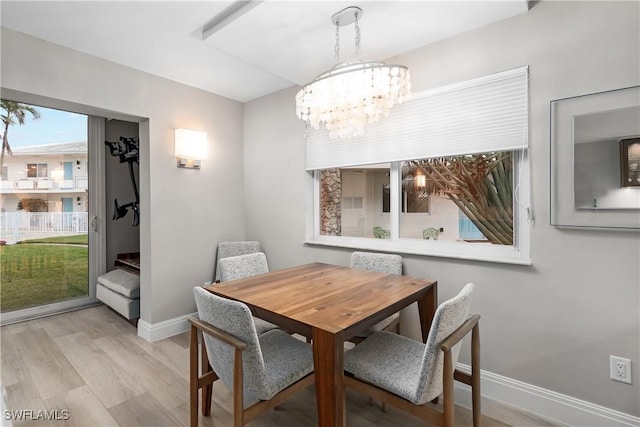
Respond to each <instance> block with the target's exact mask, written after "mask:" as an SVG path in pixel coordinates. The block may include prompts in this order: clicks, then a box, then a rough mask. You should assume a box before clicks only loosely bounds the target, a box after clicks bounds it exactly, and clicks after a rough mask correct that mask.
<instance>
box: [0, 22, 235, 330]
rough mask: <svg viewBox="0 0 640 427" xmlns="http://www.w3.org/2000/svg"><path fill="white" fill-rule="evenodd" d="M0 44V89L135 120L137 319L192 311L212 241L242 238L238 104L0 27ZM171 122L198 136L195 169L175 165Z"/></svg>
mask: <svg viewBox="0 0 640 427" xmlns="http://www.w3.org/2000/svg"><path fill="white" fill-rule="evenodd" d="M1 43H2V45H1V48H2V49H1V52H2V65H1V66H2V68H1V73H2V82H1V83H2V90H3V93H6V92H12V93H17V92H19V93H24V94H26V95H25V97H26V98H33V96H34V95H35V96H37V97H40V98H41V99H40V100H41V101H42V102H41V103H40V104H41V105H42V103H43V102H45V101H46V100H47V99H48V100H50V101H51V102H54V101H53V100H56V101H55V103H56V104H58V105H59V104H62V103H64V105H65V106H66V107H67V108H72V107H73V109H76V110H77V111H80V112H84V113H92V114H97V115H102V116H104V117H111V118H117V119H124V120H129V121H132V120H133V119H132V117H137V118H139V119H138V120H139V133H140V189H141V195H140V196H141V220H140V221H141V222H140V251H141V277H140V280H141V301H142V306H141V318H142V320H144V321H146V322H148V323H150V324H157V323H159V322H162V321H164V320H168V319H173V318H176V317H179V316H183V315H185V314H188V313H192V312H194V311H196V307H195V302H194V300H193V294H192V291H191V289H192V287H193V286H195V285H199V284H200V285H201V284H202V283H203V282H205V281H207V280H211V278H212V276H213V260H214V256H215V247H216V244H217V242H218V241H220V240H223V239H227V240H228V239H242V238H244V222H243V217H244V207H243V198H242V190H243V174H242V167H241V166H239V165H242V158H243V150H242V140H243V128H242V123H243V114H242V104H241V103H239V102H236V101H232V100H229V99H227V98H224V97H221V96H217V95H214V94H211V93H207V92H204V91H201V90H198V89H195V88H192V87H189V86H185V85H181V84H178V83H175V82H171V81H169V80H166V79H162V78H159V77H155V76H152V75H149V74H146V73H142V72H139V71H136V70H133V69H130V68H126V67H123V66H120V65H117V64H114V63H111V62H108V61H104V60H101V59H98V58H95V57H92V56H88V55H85V54H82V53H80V52H77V51H73V50H70V49H66V48H63V47H60V46H56V45H52V44H50V43H46V42H44V41H42V40H39V39H36V38H33V37H29V36H26V35H24V34H20V33H17V32H14V31H11V30H7V29H5V28H3V29H2V40H1ZM179 127H182V128H187V129H196V130H202V131H205V132H206V133H207V136H208V141H209V147H208V153H209V158H208V159H207V160H205V161H204V162H203V166H202V169H201V170H185V169H178V168H177V167H176V159H175V157H174V129H175V128H179ZM110 215H111V214H110V213H109V208H108V211H107V215H106V216H107V218H102V219H101V224H104V222H105V221H106V220H109V221H110V218H111V216H110Z"/></svg>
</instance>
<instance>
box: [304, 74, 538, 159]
mask: <svg viewBox="0 0 640 427" xmlns="http://www.w3.org/2000/svg"><path fill="white" fill-rule="evenodd" d="M528 80H529V79H528V67H527V66H524V67H520V68H516V69H513V70H509V71H504V72H501V73H496V74H492V75H489V76H485V77H481V78H477V79H473V80H468V81H465V82H461V83H456V84H453V85H448V86H444V87H440V88H437V89H432V90H429V91H425V92H421V93H418V94H414V95H413V96H412V98H411V99H410V100H409V101H407V102H405V103H404V104H402V105H397V106H395V107H394V108H392V109H391V113H390V114H389V116H388V117H384V118H382V119H381V120H380V121H379V122H377V123H373V124H369V125H367V126H366V127H365V134H364V135H362V136H360V137H355V138H351V139H330V138H329V133H328V132H327V131H326V130H325V129H319V130H315V129H310V130H309V131H308V132H307V138H306V139H307V170H316V169H325V168H334V167H343V166H353V165H365V164H373V163H385V162H394V161H403V160H412V159H423V158H429V157H438V156H448V155H460V154H471V153H486V152H490V151H506V150H518V149H522V148H526V147H527V146H528V133H529V131H528V123H529V114H528V110H529V109H528Z"/></svg>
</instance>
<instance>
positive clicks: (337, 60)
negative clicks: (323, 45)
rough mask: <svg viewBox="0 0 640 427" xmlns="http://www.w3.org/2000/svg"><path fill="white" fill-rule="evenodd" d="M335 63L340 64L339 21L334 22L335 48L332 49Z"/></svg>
mask: <svg viewBox="0 0 640 427" xmlns="http://www.w3.org/2000/svg"><path fill="white" fill-rule="evenodd" d="M334 55H335V57H336V62H340V21H336V46H335V47H334Z"/></svg>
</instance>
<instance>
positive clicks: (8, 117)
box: [0, 99, 40, 171]
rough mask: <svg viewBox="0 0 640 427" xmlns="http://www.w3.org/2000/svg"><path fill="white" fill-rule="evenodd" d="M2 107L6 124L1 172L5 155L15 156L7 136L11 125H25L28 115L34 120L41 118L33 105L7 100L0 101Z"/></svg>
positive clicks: (2, 115)
mask: <svg viewBox="0 0 640 427" xmlns="http://www.w3.org/2000/svg"><path fill="white" fill-rule="evenodd" d="M0 107H1V108H2V114H1V115H0V117H1V118H2V123H3V124H4V134H3V135H2V153H1V154H0V171H2V167H3V166H4V156H5V153H9V155H10V156H11V155H13V153H12V152H11V146H9V138H8V137H7V134H8V133H9V126H10V125H15V124H19V125H23V124H24V122H25V120H26V118H27V113H30V114H31V116H32V117H33V119H34V120H36V119H39V118H40V111H38V109H37V108H36V107H34V106H32V105H27V104H22V103H20V102H15V101H8V100H6V99H2V100H0Z"/></svg>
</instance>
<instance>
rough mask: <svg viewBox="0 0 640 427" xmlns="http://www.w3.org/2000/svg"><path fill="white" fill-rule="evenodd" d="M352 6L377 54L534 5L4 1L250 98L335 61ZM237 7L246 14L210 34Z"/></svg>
mask: <svg viewBox="0 0 640 427" xmlns="http://www.w3.org/2000/svg"><path fill="white" fill-rule="evenodd" d="M352 5H356V6H359V7H360V8H361V9H362V10H363V15H362V17H361V18H360V28H361V35H362V42H361V46H362V48H361V52H362V55H361V56H362V58H363V59H372V60H374V59H375V60H383V59H385V58H390V57H393V56H395V55H399V54H401V53H403V52H407V51H409V50H412V49H415V48H418V47H420V46H424V45H427V44H429V43H433V42H435V41H437V40H441V39H444V38H447V37H451V36H453V35H455V34H458V33H461V32H465V31H469V30H471V29H474V28H478V27H482V26H485V25H487V24H490V23H492V22H496V21H500V20H502V19H506V18H508V17H511V16H514V15H517V14H520V13H526V12H527V10H528V4H527V0H501V1H478V0H476V1H415V0H414V1H362V0H360V1H355V2H354V1H302V0H299V1H270V0H265V1H253V2H249V1H237V2H232V1H193V2H190V1H8V0H2V1H1V2H0V14H1V23H2V26H3V27H6V28H9V29H11V30H14V31H18V32H22V33H25V34H29V35H31V36H34V37H37V38H40V39H44V40H47V41H49V42H51V43H55V44H58V45H62V46H66V47H68V48H71V49H75V50H78V51H80V52H84V53H87V54H90V55H94V56H97V57H100V58H103V59H107V60H109V61H113V62H116V63H119V64H122V65H125V66H128V67H131V68H134V69H137V70H141V71H144V72H147V73H150V74H154V75H157V76H161V77H165V78H167V79H170V80H174V81H177V82H180V83H184V84H187V85H190V86H194V87H197V88H200V89H203V90H206V91H209V92H212V93H216V94H219V95H223V96H225V97H228V98H231V99H235V100H237V101H241V102H246V101H250V100H252V99H255V98H258V97H261V96H264V95H267V94H269V93H272V92H275V91H278V90H280V89H284V88H286V87H289V86H292V85H294V84H295V85H303V84H305V83H307V82H309V81H310V80H312V79H313V78H314V77H315V76H316V75H318V74H320V73H321V72H323V71H326V70H327V69H329V68H331V67H332V66H333V65H335V63H336V60H335V58H334V45H335V27H334V26H333V24H332V22H331V15H333V14H334V13H336V12H338V11H340V10H342V9H344V8H345V7H347V6H352ZM233 9H239V11H238V12H236V13H231V15H230V16H231V18H236V19H230V20H229V21H231V22H228V23H227V25H224V26H222V28H220V29H219V30H218V31H216V32H214V33H213V34H210V35H209V34H207V35H208V37H206V36H205V37H203V29H206V28H208V25H211V24H212V23H214V22H216V21H220V20H221V19H222V18H224V17H225V16H227V15H229V14H230V13H229V12H230V11H233ZM222 22H223V23H225V22H226V21H224V20H223V21H222ZM203 38H204V40H203ZM340 41H341V48H340V49H341V50H340V51H341V59H342V60H347V59H351V58H352V57H353V56H354V54H355V49H354V44H355V31H354V26H353V25H349V26H346V27H342V28H341V32H340Z"/></svg>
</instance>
